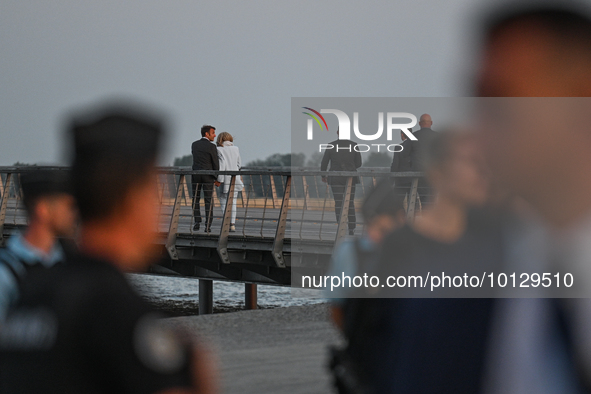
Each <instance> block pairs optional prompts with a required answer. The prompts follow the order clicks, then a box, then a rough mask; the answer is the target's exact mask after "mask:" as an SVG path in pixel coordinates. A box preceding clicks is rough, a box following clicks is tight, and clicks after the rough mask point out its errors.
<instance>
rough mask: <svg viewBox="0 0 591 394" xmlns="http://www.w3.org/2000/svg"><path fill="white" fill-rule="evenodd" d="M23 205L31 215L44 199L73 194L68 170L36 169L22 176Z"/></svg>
mask: <svg viewBox="0 0 591 394" xmlns="http://www.w3.org/2000/svg"><path fill="white" fill-rule="evenodd" d="M20 184H21V187H22V190H23V200H22V201H23V205H24V206H25V209H26V210H27V212H28V213H29V215H31V214H32V213H33V212H34V209H35V205H36V204H37V203H38V202H39V201H40V200H41V199H43V198H46V197H52V196H56V195H61V194H71V193H72V189H71V183H70V172H69V171H67V170H49V169H34V170H30V171H27V172H24V173H22V174H21V176H20Z"/></svg>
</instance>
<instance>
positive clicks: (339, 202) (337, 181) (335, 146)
mask: <svg viewBox="0 0 591 394" xmlns="http://www.w3.org/2000/svg"><path fill="white" fill-rule="evenodd" d="M338 134H339V130H338V129H337V135H338ZM329 146H332V148H331V149H326V150H325V151H324V156H323V157H322V162H321V163H320V171H326V170H327V169H328V165H329V164H330V169H328V170H329V171H348V172H351V171H357V169H358V168H359V167H361V153H359V151H358V150H357V149H356V147H357V144H356V143H355V142H353V141H351V140H342V139H337V140H335V141H332V142H331V143H329ZM347 179H348V178H347V177H337V176H329V177H328V178H327V177H323V178H322V182H328V184H329V185H330V188H331V190H332V195H333V197H334V211H335V215H336V217H337V222H339V221H340V219H341V212H342V211H343V210H345V209H346V210H348V215H349V217H348V220H349V235H354V234H355V227H357V223H356V222H357V218H356V217H355V185H356V184H357V183H359V177H357V176H356V177H353V183H352V184H351V193H350V194H349V197H350V200H349V206H348V207H343V203H344V200H345V190H346V188H347Z"/></svg>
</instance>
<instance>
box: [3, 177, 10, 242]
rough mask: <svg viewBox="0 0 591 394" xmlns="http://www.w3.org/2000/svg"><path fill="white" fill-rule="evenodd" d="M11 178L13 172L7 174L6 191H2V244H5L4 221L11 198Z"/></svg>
mask: <svg viewBox="0 0 591 394" xmlns="http://www.w3.org/2000/svg"><path fill="white" fill-rule="evenodd" d="M11 180H12V173H8V174H6V184H5V185H4V192H3V193H2V203H1V204H0V246H4V222H5V221H6V209H7V207H8V199H9V198H10V181H11Z"/></svg>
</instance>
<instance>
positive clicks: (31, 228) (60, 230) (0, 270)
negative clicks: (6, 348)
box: [0, 169, 76, 325]
mask: <svg viewBox="0 0 591 394" xmlns="http://www.w3.org/2000/svg"><path fill="white" fill-rule="evenodd" d="M21 186H22V189H23V203H24V206H25V209H26V210H27V216H28V220H29V225H28V227H27V229H26V230H25V231H24V232H23V233H19V234H15V235H13V236H12V237H10V239H9V240H8V242H7V244H6V248H5V249H2V250H0V325H1V322H2V321H3V320H4V319H5V318H6V314H7V312H8V308H9V306H10V305H12V304H14V303H15V302H16V300H17V299H18V294H19V287H20V284H21V282H22V281H23V280H25V278H26V276H27V273H28V272H31V271H33V270H39V269H45V268H49V267H51V266H53V265H54V264H57V263H59V262H63V261H64V259H65V251H64V248H63V247H62V245H61V244H60V243H59V242H58V239H57V238H58V237H71V236H72V235H73V232H74V221H75V217H76V210H75V206H74V197H72V194H71V190H70V182H69V174H68V172H66V171H59V170H55V171H50V170H36V169H35V170H32V171H29V172H25V173H23V174H22V175H21Z"/></svg>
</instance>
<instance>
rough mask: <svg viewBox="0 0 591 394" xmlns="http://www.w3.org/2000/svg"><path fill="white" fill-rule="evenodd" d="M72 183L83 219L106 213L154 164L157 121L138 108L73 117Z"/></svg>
mask: <svg viewBox="0 0 591 394" xmlns="http://www.w3.org/2000/svg"><path fill="white" fill-rule="evenodd" d="M70 132H71V133H72V134H73V140H74V159H73V164H72V186H73V191H74V197H75V198H76V200H77V203H78V209H79V213H80V219H81V220H82V221H83V222H86V221H90V220H96V219H103V218H106V217H109V216H110V215H111V214H112V213H113V212H114V211H115V210H116V209H117V208H118V207H119V206H120V204H121V203H122V202H123V200H124V198H125V197H126V196H127V194H128V193H129V191H130V190H132V188H133V187H135V186H137V185H139V184H141V183H142V182H145V181H146V180H147V177H148V176H149V174H150V173H151V171H152V170H153V168H154V165H155V163H156V157H157V154H158V150H159V145H160V140H161V138H162V134H163V125H162V121H161V120H160V119H155V118H153V117H152V116H148V115H147V113H146V112H141V111H139V110H138V109H129V108H121V107H115V108H110V109H107V110H104V111H99V112H96V111H95V112H92V113H91V114H88V115H84V116H76V117H74V120H73V121H72V124H71V126H70Z"/></svg>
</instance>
